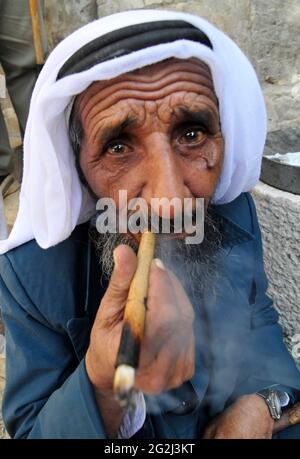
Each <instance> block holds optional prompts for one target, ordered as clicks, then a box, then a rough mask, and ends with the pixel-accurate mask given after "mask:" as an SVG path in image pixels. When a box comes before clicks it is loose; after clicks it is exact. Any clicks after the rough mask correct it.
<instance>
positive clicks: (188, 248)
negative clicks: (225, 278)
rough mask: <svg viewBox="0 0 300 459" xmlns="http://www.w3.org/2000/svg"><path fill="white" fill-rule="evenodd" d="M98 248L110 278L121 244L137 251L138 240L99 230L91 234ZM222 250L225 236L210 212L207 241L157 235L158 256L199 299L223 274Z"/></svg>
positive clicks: (104, 274) (190, 293) (104, 270)
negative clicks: (219, 265) (199, 241)
mask: <svg viewBox="0 0 300 459" xmlns="http://www.w3.org/2000/svg"><path fill="white" fill-rule="evenodd" d="M91 237H92V239H93V242H94V244H95V247H96V252H97V254H98V258H99V262H100V264H101V267H102V273H103V276H104V277H106V278H107V279H109V278H110V276H111V274H112V271H113V268H114V261H113V251H114V249H115V248H116V247H117V246H118V245H120V244H126V245H128V246H130V247H131V248H132V249H133V250H134V251H135V252H137V249H138V246H137V244H136V243H135V241H134V240H133V239H132V238H130V237H129V236H128V235H126V234H120V233H117V234H110V233H105V234H100V233H98V232H97V231H96V230H95V231H93V232H92V235H91ZM221 253H222V236H221V232H220V230H219V225H218V221H217V220H216V218H215V217H214V216H212V215H211V214H210V213H209V212H208V213H207V214H206V216H205V226H204V240H203V242H202V243H201V244H186V243H185V241H184V240H182V239H170V240H169V241H168V240H166V238H160V236H159V234H158V235H157V238H156V248H155V257H156V258H159V259H160V260H162V262H163V263H164V265H165V266H166V267H167V268H168V269H170V270H171V271H172V272H173V273H174V274H176V276H177V277H178V279H179V280H180V282H181V283H182V285H183V287H184V289H185V291H186V293H187V295H188V296H189V298H190V300H191V301H192V300H193V299H195V300H196V299H197V298H199V296H202V295H203V293H204V291H205V290H206V289H207V288H208V289H209V291H210V292H214V290H215V289H214V286H215V285H216V281H217V279H218V278H219V276H220V272H219V268H218V258H219V256H220V254H221Z"/></svg>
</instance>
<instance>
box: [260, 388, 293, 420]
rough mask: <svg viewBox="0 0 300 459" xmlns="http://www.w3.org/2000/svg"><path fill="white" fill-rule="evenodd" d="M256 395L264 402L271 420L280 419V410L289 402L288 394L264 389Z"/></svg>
mask: <svg viewBox="0 0 300 459" xmlns="http://www.w3.org/2000/svg"><path fill="white" fill-rule="evenodd" d="M256 393H257V395H260V397H262V398H263V399H264V400H265V402H266V404H267V405H268V408H269V411H270V415H271V416H272V418H273V419H275V420H276V421H277V420H278V419H280V418H281V414H282V408H284V407H286V406H287V405H288V404H289V402H290V396H289V394H288V393H287V392H282V391H279V390H274V389H264V390H261V391H259V392H256Z"/></svg>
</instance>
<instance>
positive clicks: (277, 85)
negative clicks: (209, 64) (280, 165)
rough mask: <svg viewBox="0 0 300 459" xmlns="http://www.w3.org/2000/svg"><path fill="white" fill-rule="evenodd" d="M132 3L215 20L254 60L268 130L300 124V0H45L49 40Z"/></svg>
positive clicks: (52, 43)
mask: <svg viewBox="0 0 300 459" xmlns="http://www.w3.org/2000/svg"><path fill="white" fill-rule="evenodd" d="M131 8H170V9H175V10H179V11H186V12H191V13H195V14H199V15H201V16H203V17H204V18H206V19H208V20H209V21H211V22H212V23H213V24H215V25H216V26H217V27H219V28H220V29H222V30H223V31H224V32H225V33H227V34H228V35H229V36H230V37H231V38H233V39H234V40H235V41H236V42H237V44H238V45H239V46H240V47H241V48H242V49H243V51H244V52H245V54H246V55H247V56H248V57H249V58H250V60H251V62H252V63H253V65H254V67H255V69H256V71H257V73H258V75H259V79H260V81H261V84H262V86H263V90H264V94H265V98H266V103H267V109H268V117H269V130H270V131H271V130H275V129H279V128H284V127H286V126H295V125H297V124H299V122H300V53H299V48H300V38H299V37H300V1H299V0H284V1H283V0H214V1H211V0H187V1H179V0H68V1H65V2H60V1H58V0H46V10H47V25H48V30H49V42H50V46H53V45H54V44H56V43H57V42H58V41H59V40H61V39H62V38H63V37H64V36H65V35H67V34H69V33H70V32H71V31H73V30H75V29H76V28H78V27H79V26H80V25H83V24H86V23H87V22H89V21H91V20H92V19H95V18H96V17H98V16H99V17H102V16H105V15H108V14H111V13H115V12H118V11H123V10H128V9H131Z"/></svg>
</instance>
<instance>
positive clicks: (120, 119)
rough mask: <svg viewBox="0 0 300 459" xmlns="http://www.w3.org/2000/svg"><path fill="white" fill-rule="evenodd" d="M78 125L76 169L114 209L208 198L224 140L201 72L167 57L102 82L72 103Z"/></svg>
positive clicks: (193, 63)
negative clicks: (122, 194)
mask: <svg viewBox="0 0 300 459" xmlns="http://www.w3.org/2000/svg"><path fill="white" fill-rule="evenodd" d="M76 110H77V111H78V114H79V116H80V119H81V123H82V127H83V142H82V146H81V153H80V165H81V168H82V171H83V174H84V175H85V177H86V180H87V182H88V184H89V186H90V188H91V189H92V191H93V192H94V193H95V195H97V196H98V197H110V198H112V199H114V200H115V202H116V203H117V204H118V191H119V190H127V193H128V201H129V200H130V199H132V198H136V197H141V198H144V199H145V200H146V201H147V203H148V205H149V206H150V200H151V198H168V199H170V200H171V199H172V198H174V197H177V198H180V199H181V200H183V199H184V198H196V197H202V198H204V199H205V203H206V205H207V204H208V202H209V199H210V198H211V196H212V194H213V192H214V189H215V186H216V183H217V180H218V177H219V175H220V172H221V168H222V159H223V138H222V135H221V130H220V120H219V110H218V103H217V98H216V95H215V93H214V88H213V82H212V78H211V74H210V71H209V69H208V67H207V66H206V65H205V64H204V63H202V62H200V61H198V60H196V59H190V60H178V59H170V60H168V61H164V62H160V63H159V64H155V65H152V66H149V67H146V68H143V69H140V70H137V71H134V72H131V73H127V74H124V75H122V76H120V77H118V78H115V79H113V80H110V81H108V82H96V83H94V84H92V85H91V86H90V87H89V88H88V89H87V90H86V91H85V92H84V93H83V94H81V95H80V96H79V97H78V98H77V101H76Z"/></svg>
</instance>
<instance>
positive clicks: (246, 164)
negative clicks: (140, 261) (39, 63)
mask: <svg viewBox="0 0 300 459" xmlns="http://www.w3.org/2000/svg"><path fill="white" fill-rule="evenodd" d="M264 140H265V112H264V105H263V100H262V96H261V92H260V89H259V85H258V82H257V79H256V76H255V73H254V71H253V69H252V67H251V65H250V64H249V62H248V61H247V59H246V58H245V57H244V55H243V54H242V53H241V51H240V50H239V49H238V48H237V47H236V45H234V43H232V42H231V40H229V39H228V37H226V36H225V35H224V34H222V33H221V32H220V31H218V30H217V29H215V28H214V27H213V26H211V25H210V24H208V23H207V22H206V21H204V20H202V19H201V18H197V17H195V16H191V15H185V14H180V13H171V12H167V11H164V12H162V11H150V10H148V11H147V10H146V11H145V10H144V11H135V12H127V13H121V14H118V15H115V16H111V17H108V18H104V19H101V20H99V21H96V22H94V23H92V24H90V25H87V26H86V27H84V28H83V29H81V30H79V31H77V32H75V33H74V34H73V35H72V36H71V37H69V38H67V39H66V40H64V41H63V42H62V43H61V44H60V45H59V46H58V48H57V49H56V50H54V52H53V53H52V54H51V55H50V57H49V59H48V61H47V63H46V65H45V67H44V69H43V72H42V73H41V75H40V78H39V80H38V82H37V86H36V89H35V92H34V94H33V99H32V105H31V112H30V117H29V123H28V127H27V131H26V137H25V169H24V182H23V185H22V186H23V189H22V194H21V200H20V210H19V214H18V217H17V220H16V223H15V227H14V229H13V231H12V233H11V235H10V238H9V239H8V240H7V241H4V242H2V243H1V247H0V249H1V251H2V253H5V255H3V256H2V257H1V265H0V272H1V305H2V310H3V317H4V319H5V324H6V337H7V386H6V391H5V398H4V410H3V413H4V419H5V422H6V426H7V429H8V431H9V433H10V435H11V436H13V437H14V438H108V437H110V438H115V437H118V438H203V437H204V438H271V437H272V434H273V430H274V427H275V424H276V420H278V419H279V418H280V416H281V412H282V410H284V409H285V408H286V407H287V406H288V405H291V404H293V403H294V402H295V401H296V399H297V396H298V391H299V390H300V376H299V373H298V371H297V369H296V367H295V364H294V362H293V360H292V358H291V356H290V355H289V353H288V351H287V350H286V348H285V346H284V344H283V340H282V333H281V329H280V327H279V325H278V323H277V318H278V317H277V314H276V312H275V310H274V309H273V307H272V303H271V301H270V300H269V298H268V297H267V296H266V288H267V281H266V276H265V273H264V268H263V260H262V249H261V238H260V231H259V227H258V222H257V218H256V213H255V206H254V203H253V201H252V199H251V196H250V195H249V194H248V193H247V191H248V190H249V189H251V187H252V186H253V185H254V184H255V182H256V180H257V179H258V175H259V168H260V159H261V155H262V150H263V144H264ZM120 190H126V191H127V194H128V198H129V199H131V198H136V197H139V198H143V199H144V201H145V202H146V203H147V205H148V206H149V207H151V200H152V198H167V199H169V200H172V199H173V198H178V199H179V200H180V201H184V199H185V198H191V199H192V202H195V199H196V198H203V199H204V204H205V205H204V207H205V235H204V240H203V242H202V244H196V245H193V246H188V245H187V244H185V238H186V234H185V232H184V231H183V232H182V233H181V234H176V233H175V232H173V233H172V234H171V235H169V236H168V235H163V236H162V235H158V236H157V240H158V244H157V253H156V256H157V258H156V259H155V260H154V261H153V263H152V265H151V270H150V277H149V290H148V300H147V312H146V326H145V334H144V337H143V340H142V342H141V354H140V360H139V366H138V370H137V373H136V380H135V389H136V391H135V394H134V399H135V400H134V402H135V404H134V407H133V408H127V409H124V408H122V407H120V405H119V403H118V402H117V401H116V399H115V397H114V393H113V378H114V371H115V361H116V355H117V349H118V345H119V342H120V336H121V330H122V325H123V316H124V305H125V302H126V298H127V295H128V289H129V286H130V283H131V280H132V278H133V275H134V272H135V270H136V266H137V260H136V254H135V253H136V250H137V248H138V245H139V234H136V235H135V234H131V233H130V232H128V233H127V234H108V235H107V234H106V235H103V234H98V233H97V231H96V224H95V219H94V218H92V217H93V215H95V210H96V205H95V202H96V200H97V199H98V198H102V197H105V198H111V199H113V200H114V202H116V205H117V207H118V205H119V191H120ZM194 210H195V209H194ZM176 212H177V210H176V209H173V213H171V216H170V218H171V220H173V219H174V218H175V217H176ZM159 216H160V217H162V215H159ZM99 261H100V263H99ZM274 403H275V406H273V404H274ZM280 435H281V436H282V437H285V438H287V437H296V438H297V437H298V438H300V432H299V429H298V428H297V426H296V427H293V428H288V429H286V430H285V431H283V432H282V433H281V434H280Z"/></svg>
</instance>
